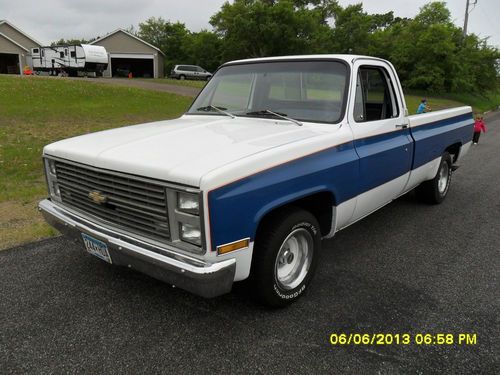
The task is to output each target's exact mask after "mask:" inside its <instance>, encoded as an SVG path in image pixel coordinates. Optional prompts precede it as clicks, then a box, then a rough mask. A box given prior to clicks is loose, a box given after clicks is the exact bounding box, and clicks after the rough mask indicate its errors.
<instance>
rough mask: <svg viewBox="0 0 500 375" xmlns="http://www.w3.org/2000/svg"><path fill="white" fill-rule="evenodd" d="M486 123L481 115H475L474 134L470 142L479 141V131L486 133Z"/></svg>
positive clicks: (475, 142)
mask: <svg viewBox="0 0 500 375" xmlns="http://www.w3.org/2000/svg"><path fill="white" fill-rule="evenodd" d="M486 131H487V129H486V124H485V123H484V120H483V115H477V116H476V121H474V136H473V137H472V142H473V143H474V144H475V145H477V142H479V136H480V135H481V132H483V133H486Z"/></svg>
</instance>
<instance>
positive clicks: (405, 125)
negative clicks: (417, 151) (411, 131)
mask: <svg viewBox="0 0 500 375" xmlns="http://www.w3.org/2000/svg"><path fill="white" fill-rule="evenodd" d="M396 128H401V129H407V128H408V124H398V125H396Z"/></svg>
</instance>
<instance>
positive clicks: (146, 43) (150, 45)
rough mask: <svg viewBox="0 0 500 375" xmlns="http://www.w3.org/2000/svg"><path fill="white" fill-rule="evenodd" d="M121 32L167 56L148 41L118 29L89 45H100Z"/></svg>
mask: <svg viewBox="0 0 500 375" xmlns="http://www.w3.org/2000/svg"><path fill="white" fill-rule="evenodd" d="M119 32H122V33H124V34H126V35H128V36H130V37H132V38H134V39H137V40H138V41H139V42H141V43H144V44H145V45H147V46H149V47H151V48H154V49H155V50H157V51H158V52H160V53H161V54H162V55H163V56H165V54H164V53H163V52H162V51H161V50H160V49H159V48H158V47H155V46H153V45H152V44H149V43H148V42H146V41H144V40H142V39H141V38H139V37H137V36H135V35H134V34H131V33H129V32H128V31H125V30H123V29H116V30H115V31H113V32H110V33H109V34H107V35H105V36H103V37H101V38H98V39H96V40H94V41H92V42H90V43H89V44H95V43H98V42H100V41H102V40H104V39H107V38H109V37H110V36H111V35H114V34H116V33H119Z"/></svg>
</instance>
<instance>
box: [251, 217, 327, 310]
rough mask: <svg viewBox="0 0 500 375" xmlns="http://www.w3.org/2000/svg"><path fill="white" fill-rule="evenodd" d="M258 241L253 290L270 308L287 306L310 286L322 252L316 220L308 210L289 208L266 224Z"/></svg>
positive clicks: (252, 278) (253, 261)
mask: <svg viewBox="0 0 500 375" xmlns="http://www.w3.org/2000/svg"><path fill="white" fill-rule="evenodd" d="M262 225H263V227H262V229H261V230H260V231H259V233H258V237H257V239H256V242H255V249H254V255H253V260H252V275H251V285H250V287H251V288H252V289H253V290H254V294H255V295H256V297H257V298H258V300H259V301H260V302H261V303H263V304H265V305H267V306H269V307H285V306H288V305H290V304H291V303H293V302H295V301H296V300H297V299H298V298H299V297H301V296H302V294H303V293H304V291H305V290H306V289H307V287H308V286H309V284H310V282H311V280H312V277H313V275H314V272H315V270H316V266H317V263H318V255H319V252H320V249H321V234H320V230H319V228H320V227H319V224H318V221H317V220H316V218H315V217H314V216H313V215H312V214H311V213H309V212H308V211H305V210H302V209H298V208H286V209H283V210H280V211H279V212H277V213H276V214H272V216H270V217H269V218H267V219H266V220H265V222H263V223H262Z"/></svg>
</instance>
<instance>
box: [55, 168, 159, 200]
mask: <svg viewBox="0 0 500 375" xmlns="http://www.w3.org/2000/svg"><path fill="white" fill-rule="evenodd" d="M57 164H58V165H59V170H60V171H66V172H69V173H70V172H73V173H76V176H81V175H85V176H88V177H91V178H101V179H103V180H107V181H109V182H111V183H113V184H123V185H124V187H125V188H127V189H129V188H131V187H136V188H139V189H140V190H139V192H141V191H142V190H144V189H146V190H149V191H151V192H156V193H158V194H160V195H163V187H162V186H159V185H151V184H150V183H144V182H142V181H138V180H132V179H130V178H127V177H122V176H114V175H110V174H109V173H105V172H96V171H93V170H91V169H83V168H80V167H77V168H75V167H74V166H69V165H68V164H66V165H63V164H61V163H57Z"/></svg>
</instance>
